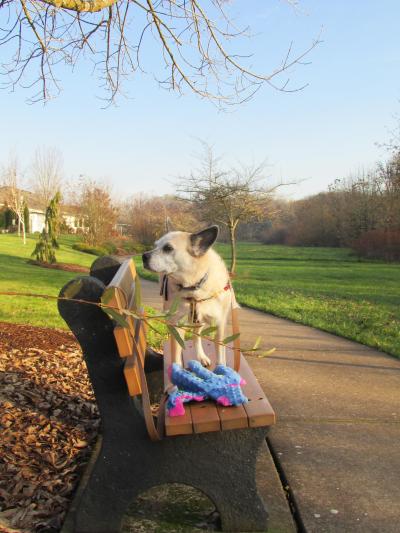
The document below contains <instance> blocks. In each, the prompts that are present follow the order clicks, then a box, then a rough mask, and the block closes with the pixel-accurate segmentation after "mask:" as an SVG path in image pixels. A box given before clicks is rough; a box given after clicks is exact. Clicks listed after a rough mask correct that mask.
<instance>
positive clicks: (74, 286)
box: [64, 279, 83, 298]
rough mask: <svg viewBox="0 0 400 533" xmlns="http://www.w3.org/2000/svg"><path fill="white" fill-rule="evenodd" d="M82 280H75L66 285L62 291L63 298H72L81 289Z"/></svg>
mask: <svg viewBox="0 0 400 533" xmlns="http://www.w3.org/2000/svg"><path fill="white" fill-rule="evenodd" d="M82 283H83V282H82V280H81V279H77V280H75V281H73V282H72V283H71V284H70V285H68V287H67V289H66V290H65V291H64V298H74V297H75V296H76V295H77V294H78V292H79V291H80V290H81V287H82Z"/></svg>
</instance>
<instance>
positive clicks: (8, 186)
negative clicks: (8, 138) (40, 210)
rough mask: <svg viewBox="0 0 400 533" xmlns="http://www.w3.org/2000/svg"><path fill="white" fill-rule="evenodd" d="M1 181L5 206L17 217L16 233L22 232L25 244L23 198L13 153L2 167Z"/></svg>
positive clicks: (16, 162)
mask: <svg viewBox="0 0 400 533" xmlns="http://www.w3.org/2000/svg"><path fill="white" fill-rule="evenodd" d="M2 182H3V186H4V187H5V192H6V202H7V206H8V208H9V209H11V211H12V212H13V213H14V215H15V216H16V218H17V227H18V235H20V234H21V233H22V239H23V242H24V244H26V232H25V218H24V209H25V199H24V194H23V191H22V190H21V189H20V187H19V179H18V161H17V158H16V156H15V155H10V158H9V161H8V163H7V165H6V166H5V167H4V168H3V172H2Z"/></svg>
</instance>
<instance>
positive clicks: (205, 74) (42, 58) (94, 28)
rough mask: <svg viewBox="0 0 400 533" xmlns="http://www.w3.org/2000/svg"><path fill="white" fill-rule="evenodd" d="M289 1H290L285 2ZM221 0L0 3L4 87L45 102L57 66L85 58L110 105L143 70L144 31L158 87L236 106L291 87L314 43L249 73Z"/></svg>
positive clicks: (240, 33)
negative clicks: (264, 91) (156, 62)
mask: <svg viewBox="0 0 400 533" xmlns="http://www.w3.org/2000/svg"><path fill="white" fill-rule="evenodd" d="M288 3H289V4H290V3H292V2H291V1H290V0H288ZM228 5H229V2H228V1H227V0H143V1H141V0H0V9H2V10H4V12H5V13H4V14H5V16H4V17H3V21H4V22H3V25H2V27H1V28H0V46H1V45H3V46H4V49H5V51H6V52H7V53H8V54H9V57H10V60H9V61H8V62H4V63H3V73H4V74H5V75H6V76H7V77H8V79H9V83H8V87H11V88H15V87H16V86H17V85H22V86H28V87H30V88H32V90H34V91H35V90H36V92H34V94H33V96H32V100H33V101H36V100H46V99H48V98H50V97H51V96H52V95H53V94H57V93H58V92H59V90H60V86H59V81H58V74H57V73H58V68H59V65H60V64H66V65H69V66H72V67H73V66H74V65H75V64H76V63H77V61H78V60H79V59H80V58H81V57H82V56H86V57H90V58H91V59H92V60H93V62H94V65H95V69H96V70H97V71H98V72H100V76H101V78H102V80H103V82H104V85H105V88H106V89H107V94H108V98H109V100H110V101H113V99H114V98H115V96H116V94H117V93H119V92H120V91H121V84H122V81H123V79H124V78H126V77H127V76H128V75H130V74H132V73H134V72H136V71H137V70H140V71H143V69H144V66H143V65H142V63H141V54H142V47H143V46H144V45H145V44H147V41H148V34H150V35H151V36H152V37H153V38H154V39H155V40H156V42H157V43H158V46H159V50H160V59H161V68H160V69H159V71H160V75H158V74H157V73H155V77H156V79H157V81H158V82H159V83H160V85H161V86H163V87H165V88H167V89H172V90H175V91H178V92H182V91H183V90H184V89H189V90H190V91H193V92H194V93H196V94H197V95H199V96H200V97H203V98H208V99H211V100H213V101H215V102H217V103H219V104H224V103H232V102H241V101H243V100H246V99H248V98H251V96H252V95H253V94H254V93H255V92H256V91H257V90H258V89H259V88H260V87H261V86H262V85H265V84H266V85H269V86H271V87H272V88H274V89H277V90H279V91H293V90H299V89H300V88H301V87H295V88H293V87H291V86H290V84H289V79H288V77H287V76H288V74H289V73H290V72H291V69H292V67H293V66H294V65H298V64H303V59H304V57H305V56H306V55H307V54H308V53H309V52H310V51H311V50H312V49H313V48H314V47H315V46H316V45H317V44H318V42H319V41H318V39H316V40H315V41H313V42H312V43H311V44H310V46H309V47H308V48H307V49H305V50H302V51H300V52H294V50H293V45H292V44H290V45H289V47H288V51H287V54H286V56H285V57H284V58H283V60H281V61H280V62H278V64H277V65H276V67H275V68H273V69H271V70H270V71H269V72H267V73H260V72H257V71H253V70H252V69H251V67H250V66H249V63H250V59H249V55H248V54H246V55H243V54H242V55H239V54H238V52H237V51H233V50H232V45H231V42H232V41H235V42H236V43H238V42H241V41H242V40H243V38H245V37H248V29H247V28H245V29H243V30H242V29H237V28H236V27H235V25H234V23H233V22H232V20H231V19H230V17H229V14H228V7H227V6H228Z"/></svg>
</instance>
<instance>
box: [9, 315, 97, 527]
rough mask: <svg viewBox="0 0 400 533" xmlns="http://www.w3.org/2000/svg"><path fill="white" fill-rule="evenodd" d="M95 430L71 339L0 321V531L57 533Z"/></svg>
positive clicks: (86, 382) (77, 352) (84, 377)
mask: <svg viewBox="0 0 400 533" xmlns="http://www.w3.org/2000/svg"><path fill="white" fill-rule="evenodd" d="M98 427H99V416H98V411H97V407H96V404H95V401H94V395H93V391H92V389H91V385H90V383H89V380H88V377H87V372H86V367H85V364H84V362H83V360H82V354H81V351H80V348H79V346H78V344H77V343H76V341H75V340H74V337H73V336H72V335H71V334H69V333H66V332H63V331H59V330H54V329H46V328H36V327H31V326H25V325H16V324H7V323H0V433H1V439H0V533H5V532H8V531H13V529H11V528H15V529H17V530H18V531H21V532H24V533H25V532H27V533H28V532H29V533H33V532H43V533H44V532H48V533H50V532H55V531H59V529H60V527H61V525H62V522H63V519H64V516H65V513H66V510H67V509H68V507H69V505H70V502H71V499H72V496H73V493H74V490H75V488H76V485H77V482H78V480H79V477H80V475H81V473H82V470H83V467H84V465H85V464H86V463H87V461H88V460H89V456H90V451H91V448H92V446H93V444H94V441H95V439H96V436H97V432H98Z"/></svg>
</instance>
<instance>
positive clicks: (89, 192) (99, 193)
mask: <svg viewBox="0 0 400 533" xmlns="http://www.w3.org/2000/svg"><path fill="white" fill-rule="evenodd" d="M78 205H79V207H80V210H81V213H82V216H83V218H84V225H85V228H86V230H87V231H86V232H85V233H84V239H85V240H86V241H87V242H88V243H89V244H92V245H97V244H101V243H103V242H104V241H105V240H106V239H108V238H109V237H110V236H111V235H112V233H113V230H114V227H115V223H116V220H117V210H116V208H115V206H114V205H113V202H112V199H111V195H110V190H109V188H108V187H107V186H106V185H104V184H102V183H99V182H97V181H94V180H89V179H84V180H83V181H82V182H81V184H80V196H79V203H78Z"/></svg>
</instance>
